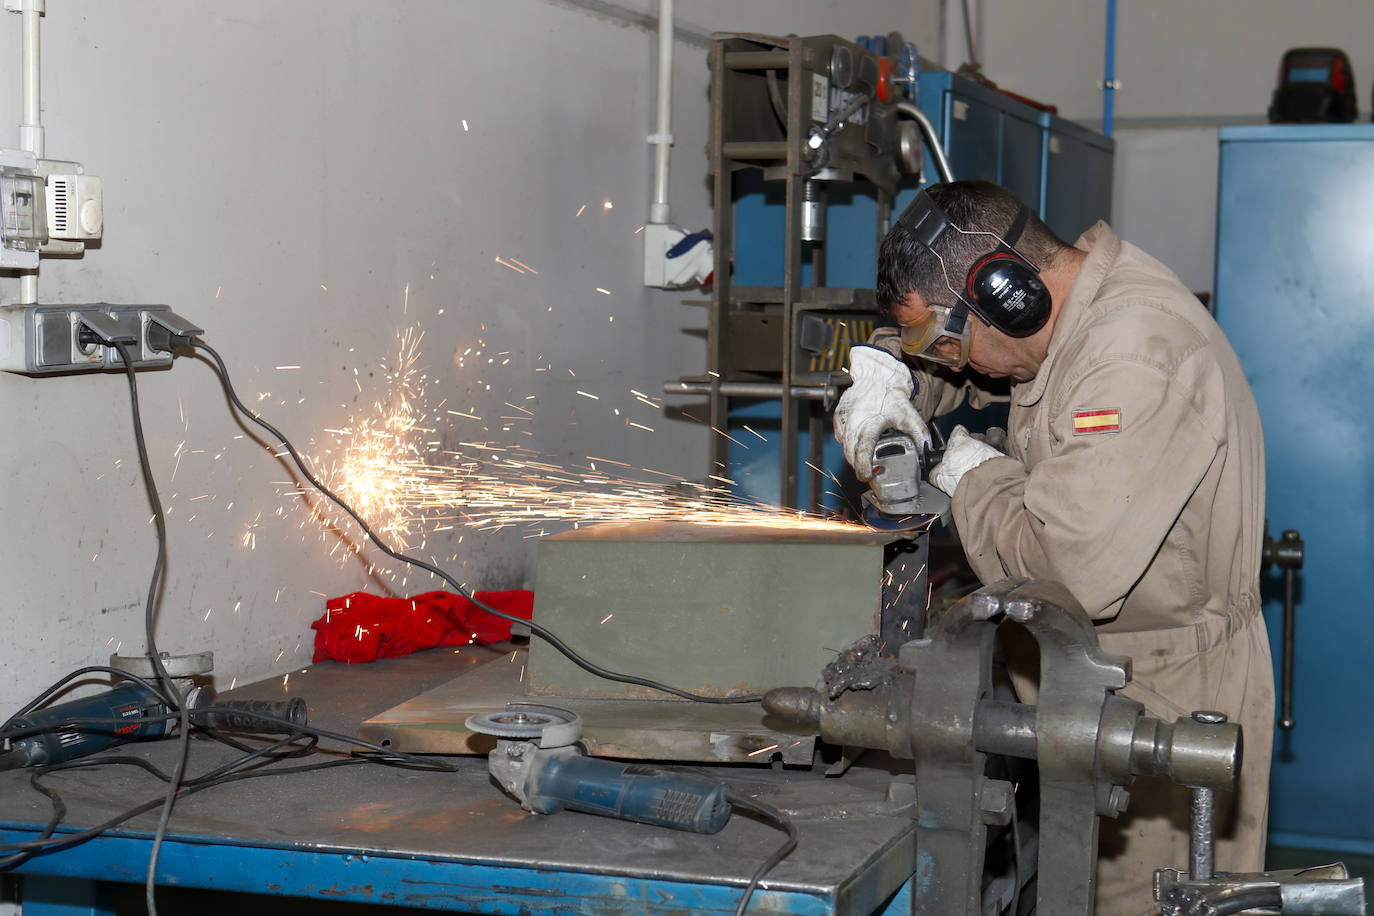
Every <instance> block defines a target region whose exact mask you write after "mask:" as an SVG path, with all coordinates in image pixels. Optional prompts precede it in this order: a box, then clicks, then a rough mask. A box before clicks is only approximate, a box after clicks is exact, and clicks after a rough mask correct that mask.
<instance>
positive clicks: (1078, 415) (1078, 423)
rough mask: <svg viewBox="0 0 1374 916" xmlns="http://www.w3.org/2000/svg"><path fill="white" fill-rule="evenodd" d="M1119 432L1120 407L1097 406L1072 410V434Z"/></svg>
mask: <svg viewBox="0 0 1374 916" xmlns="http://www.w3.org/2000/svg"><path fill="white" fill-rule="evenodd" d="M1119 432H1121V409H1120V408H1119V407H1110V408H1102V407H1097V408H1093V409H1090V410H1075V411H1074V412H1073V434H1074V435H1075V436H1082V435H1086V434H1087V433H1119Z"/></svg>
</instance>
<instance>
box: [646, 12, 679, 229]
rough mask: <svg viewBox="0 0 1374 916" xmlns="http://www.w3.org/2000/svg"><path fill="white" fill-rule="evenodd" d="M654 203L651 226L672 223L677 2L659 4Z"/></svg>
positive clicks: (653, 140)
mask: <svg viewBox="0 0 1374 916" xmlns="http://www.w3.org/2000/svg"><path fill="white" fill-rule="evenodd" d="M649 142H650V143H652V144H654V200H653V203H651V204H650V205H649V222H651V223H666V222H668V214H669V208H668V159H669V155H670V153H671V151H672V146H673V0H658V123H657V125H656V126H655V128H654V135H653V136H652V137H650V138H649Z"/></svg>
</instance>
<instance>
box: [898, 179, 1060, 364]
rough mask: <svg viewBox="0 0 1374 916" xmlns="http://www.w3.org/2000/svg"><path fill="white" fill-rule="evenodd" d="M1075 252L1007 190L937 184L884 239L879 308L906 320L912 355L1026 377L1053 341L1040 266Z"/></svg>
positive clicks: (905, 343) (1049, 301) (979, 183)
mask: <svg viewBox="0 0 1374 916" xmlns="http://www.w3.org/2000/svg"><path fill="white" fill-rule="evenodd" d="M1074 250H1075V249H1073V248H1071V247H1070V246H1068V245H1065V244H1064V242H1062V241H1060V240H1059V239H1058V238H1057V237H1056V236H1055V235H1054V233H1053V232H1051V231H1050V230H1049V228H1048V227H1047V226H1046V225H1045V224H1044V223H1043V222H1042V221H1041V220H1040V218H1039V217H1037V216H1036V215H1035V214H1034V213H1033V212H1032V211H1031V210H1030V209H1029V208H1028V207H1026V206H1025V205H1024V204H1022V203H1021V201H1019V200H1018V199H1017V198H1016V196H1015V195H1013V194H1012V193H1011V192H1010V191H1007V190H1006V189H1004V188H1001V187H998V186H997V185H995V184H991V183H989V182H985V181H961V182H953V183H950V184H944V185H934V186H932V187H930V188H927V189H926V190H924V191H923V192H921V194H918V195H917V197H916V199H915V200H914V201H912V203H911V205H910V206H908V207H907V209H906V210H905V211H904V212H903V213H902V215H901V217H900V218H899V219H898V221H897V223H896V224H895V225H894V226H893V227H892V229H891V231H889V232H888V234H887V236H886V237H885V238H884V239H883V243H882V246H881V247H880V249H879V252H878V283H877V291H876V297H877V305H878V309H879V312H880V313H881V314H882V315H883V316H884V317H885V318H887V319H888V320H890V321H895V322H896V323H897V324H899V325H901V326H902V329H903V333H902V346H903V349H904V350H905V351H906V352H907V353H909V354H911V355H914V356H919V357H921V358H923V359H927V360H930V361H932V362H936V363H941V364H944V365H948V366H953V367H955V368H961V367H963V366H964V365H967V364H970V363H971V364H972V365H973V367H974V368H975V369H978V370H979V371H981V372H984V373H986V374H989V375H993V376H1010V377H1011V378H1013V379H1016V380H1018V381H1024V380H1026V379H1028V378H1031V377H1033V376H1034V374H1035V371H1036V369H1038V367H1039V359H1031V357H1034V356H1035V354H1036V352H1037V351H1041V352H1040V356H1041V357H1043V349H1044V347H1047V346H1048V333H1049V328H1048V324H1049V318H1050V315H1051V312H1052V308H1053V302H1052V296H1051V292H1050V290H1049V289H1048V288H1047V287H1046V284H1045V282H1044V280H1043V278H1042V276H1041V270H1042V268H1050V267H1054V266H1057V263H1058V262H1059V260H1060V259H1061V257H1062V256H1063V254H1064V253H1065V252H1073V251H1074ZM1042 338H1043V340H1042ZM1032 363H1033V365H1032Z"/></svg>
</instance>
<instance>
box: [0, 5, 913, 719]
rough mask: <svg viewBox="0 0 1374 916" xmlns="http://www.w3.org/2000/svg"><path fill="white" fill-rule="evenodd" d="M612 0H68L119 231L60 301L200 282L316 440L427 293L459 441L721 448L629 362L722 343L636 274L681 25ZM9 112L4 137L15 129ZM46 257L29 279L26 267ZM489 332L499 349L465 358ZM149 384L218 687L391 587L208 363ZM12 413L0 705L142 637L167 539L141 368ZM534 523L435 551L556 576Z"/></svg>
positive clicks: (59, 114) (92, 165) (213, 313)
mask: <svg viewBox="0 0 1374 916" xmlns="http://www.w3.org/2000/svg"><path fill="white" fill-rule="evenodd" d="M583 6H585V4H583V5H579V4H577V3H572V2H565V0H503V2H500V3H495V2H477V0H465V2H453V0H428V2H422V0H413V2H399V3H383V4H378V3H375V2H362V0H346V2H345V0H309V2H307V0H298V2H293V3H285V4H283V3H277V2H269V0H243V2H235V3H223V2H209V0H157V2H154V0H138V2H134V0H126V2H122V3H117V4H116V3H109V2H107V0H52V2H50V3H49V4H48V14H47V16H46V17H45V20H44V24H43V74H44V82H43V102H44V122H45V125H46V127H47V152H48V155H49V156H50V157H53V158H73V159H77V160H79V161H81V162H83V163H84V164H85V166H86V167H87V169H88V170H89V171H90V173H92V174H95V175H98V176H100V177H101V178H103V179H104V185H105V202H106V208H107V213H106V223H105V238H104V240H103V243H102V244H100V245H99V247H97V248H95V249H93V250H91V251H88V252H87V253H86V255H85V257H84V258H82V259H81V260H77V261H56V260H49V261H45V262H44V264H43V269H42V273H41V279H40V294H41V297H42V299H43V300H44V301H48V302H61V303H74V302H85V301H110V302H125V303H134V302H153V303H166V304H170V305H171V306H173V307H174V308H175V309H176V310H177V311H179V312H180V313H182V314H183V315H186V316H188V317H190V318H192V319H194V320H196V321H198V322H199V323H201V324H202V325H203V326H204V328H205V329H206V335H205V336H206V339H207V340H208V341H209V342H211V343H212V344H213V345H215V346H216V347H218V348H219V349H220V350H221V352H222V353H223V354H224V356H225V358H226V359H227V361H228V363H229V365H230V367H231V368H232V370H233V372H234V374H235V380H236V382H237V384H238V385H239V387H240V390H241V391H243V392H245V393H246V394H247V395H249V396H250V397H251V399H252V400H253V403H254V405H255V406H256V407H257V408H259V409H261V410H262V412H263V413H264V415H265V416H267V417H268V418H269V419H270V420H271V421H273V422H274V423H276V424H277V425H278V426H279V427H280V428H282V429H283V430H284V431H286V432H287V433H288V434H289V435H291V436H292V437H294V438H295V439H296V440H297V442H298V443H300V444H301V445H302V446H303V447H305V449H306V450H307V451H308V452H310V453H311V454H315V455H320V454H321V453H322V452H323V450H324V448H325V447H326V446H328V444H329V442H330V439H331V435H330V434H329V433H328V432H327V430H330V429H335V428H339V427H341V426H344V425H345V424H347V423H348V422H349V421H350V417H353V416H357V415H366V414H370V413H372V411H371V408H370V405H371V404H372V403H373V402H374V401H375V400H376V399H378V398H384V397H386V394H387V385H386V382H385V379H384V378H383V371H384V370H383V366H382V364H383V360H384V359H385V358H386V357H387V356H388V355H390V354H392V353H394V351H395V349H396V347H395V343H394V340H395V334H396V333H397V331H398V330H400V329H403V328H406V327H412V326H417V325H418V326H419V327H420V328H422V329H423V330H424V332H425V337H424V341H423V363H424V365H425V366H427V367H428V387H429V391H428V400H429V402H430V403H431V404H437V403H438V402H439V401H441V400H443V399H445V398H447V399H448V404H447V407H449V408H451V407H454V406H457V407H459V408H460V409H462V410H463V411H465V412H472V413H475V414H477V415H480V416H483V417H487V418H490V420H489V421H488V422H486V423H483V422H481V421H471V420H463V419H461V418H455V419H453V420H452V422H453V423H454V426H453V428H452V429H446V430H442V431H441V432H440V433H439V434H437V435H438V438H441V439H442V441H443V442H444V444H445V446H446V447H453V446H454V445H455V443H458V442H462V441H469V440H488V439H492V440H498V441H509V440H513V441H518V442H520V443H523V444H524V445H526V446H528V447H530V448H533V449H535V450H537V451H538V452H540V453H541V454H544V455H545V456H547V460H550V461H553V462H556V463H560V464H566V463H572V462H581V461H584V460H585V458H586V456H588V455H596V456H601V457H606V458H613V459H618V460H621V461H624V462H627V463H629V464H631V465H635V466H639V467H649V468H654V469H656V470H660V471H664V472H668V473H675V474H680V475H684V476H688V477H700V476H703V475H704V474H705V473H706V467H705V465H706V453H707V441H706V436H705V432H704V430H703V429H702V428H701V427H700V426H696V425H693V424H691V423H689V422H685V421H682V420H676V419H672V418H670V417H668V416H665V415H664V414H663V412H662V411H652V410H650V409H649V408H646V407H644V406H643V405H642V404H639V403H637V402H636V401H635V399H634V398H633V397H632V396H631V395H630V394H629V390H630V389H637V390H639V391H642V392H646V393H649V394H654V393H656V392H658V391H660V390H661V385H662V383H663V381H664V380H666V379H670V378H676V377H678V376H680V375H682V374H695V373H699V372H700V371H701V370H702V369H703V368H704V362H705V356H704V349H703V345H702V342H701V340H700V338H699V337H698V336H693V335H690V334H688V333H685V330H687V329H696V328H700V327H702V326H703V324H704V312H703V311H702V310H700V309H692V308H688V307H684V306H682V305H680V304H679V300H680V299H682V298H683V297H682V295H681V294H678V293H668V292H657V291H646V290H644V289H642V288H641V287H640V285H639V272H640V263H641V251H640V245H639V237H637V236H636V235H635V230H636V229H637V228H638V227H639V226H640V225H641V223H642V222H643V221H644V217H645V214H646V210H647V204H648V196H649V191H650V163H651V158H652V157H651V150H650V148H649V147H648V145H647V144H646V143H645V137H646V135H647V134H648V133H649V132H650V131H651V130H652V127H653V117H654V104H653V92H654V76H653V73H654V60H655V53H656V47H655V37H654V35H653V34H652V33H650V32H648V31H646V30H645V29H644V28H642V27H637V26H635V25H633V24H630V25H627V24H626V23H625V21H624V18H625V17H624V16H623V15H619V13H622V12H623V11H624V10H629V12H630V13H636V12H644V11H650V12H652V11H654V10H656V4H654V3H651V2H648V0H636V2H633V3H629V4H626V5H625V6H623V7H609V8H608V9H609V13H610V15H607V14H597V13H593V12H589V11H587V10H586V9H584V8H583ZM678 15H679V21H680V22H681V23H682V24H683V25H684V26H688V27H691V28H693V29H697V30H699V31H700V32H702V33H709V32H710V31H711V30H716V29H729V30H734V29H742V30H759V31H766V32H768V33H776V34H785V33H787V32H799V33H800V32H818V31H832V30H835V31H839V32H840V33H842V34H846V35H848V34H852V33H855V32H859V31H871V32H877V31H886V30H888V29H892V28H899V29H902V30H904V31H906V32H907V33H908V35H912V36H915V37H917V38H918V39H919V40H924V39H928V38H930V37H931V36H934V35H935V34H936V32H937V27H936V16H935V13H934V12H924V11H920V10H918V9H916V8H915V7H913V5H912V4H909V3H906V2H900V0H869V2H845V3H837V2H822V0H805V2H803V0H758V2H754V3H750V4H736V3H733V2H729V0H680V2H679V3H678ZM18 31H19V18H18V17H17V16H13V15H10V16H2V17H0V61H5V62H6V64H5V65H6V66H8V67H9V68H10V80H9V81H7V82H4V83H3V85H4V86H6V87H7V88H6V90H5V92H4V93H3V94H2V95H0V125H4V124H10V125H17V124H18V122H19V120H20V117H19V98H18V93H19V90H18V60H19V55H18V50H19V40H18ZM705 59H706V49H705V48H704V47H703V46H701V45H700V44H699V43H692V42H690V41H689V42H679V44H678V46H677V54H676V68H675V70H676V74H675V75H676V80H677V84H676V86H675V91H674V97H675V104H676V111H675V123H674V132H675V134H676V138H677V143H676V148H675V150H674V156H673V164H674V171H673V180H672V201H673V204H674V213H673V216H674V219H675V221H677V222H680V223H682V224H683V225H686V226H690V227H701V226H705V225H708V224H709V201H710V198H709V188H708V186H707V181H706V175H705V170H706V160H705V154H704V148H705V144H706V129H707V70H706V66H705ZM464 121H466V129H465V127H464ZM10 131H11V132H10V133H9V134H8V136H9V137H10V139H8V140H3V139H0V142H3V143H5V144H6V145H14V144H15V142H16V138H17V130H15V129H14V128H10ZM4 136H5V134H4V132H3V131H0V138H3V137H4ZM606 200H611V201H613V205H614V206H613V209H610V210H607V209H605V208H604V207H603V201H606ZM583 205H586V207H587V209H586V211H585V212H584V213H582V215H581V216H580V217H579V216H578V215H577V213H578V210H579V208H581V207H582V206H583ZM498 255H500V256H504V257H514V258H518V259H519V260H520V261H522V262H524V263H525V264H528V265H530V266H531V267H533V268H534V269H536V270H537V271H538V273H537V275H535V274H525V275H521V274H518V273H516V272H515V271H512V270H510V269H507V268H506V267H503V266H501V265H500V264H498V263H496V262H495V260H494V259H495V258H496V256H498ZM597 287H602V288H604V289H606V290H609V291H610V295H604V294H602V293H599V292H597V289H596V288H597ZM17 288H18V284H17V281H14V280H6V281H4V284H3V285H2V286H0V298H2V299H3V301H4V302H5V303H12V302H14V301H15V299H16V296H17ZM407 288H408V290H409V292H408V299H407V292H406V291H407ZM441 310H442V314H440V311H441ZM611 318H614V321H612V320H611ZM467 348H473V350H474V352H477V351H480V352H481V354H482V356H481V358H480V359H475V358H474V357H473V356H472V355H471V354H470V355H469V358H468V359H467V361H466V364H465V366H463V367H460V366H458V365H457V364H456V362H455V355H457V354H462V353H463V352H464V351H465V350H466V349H467ZM488 360H492V361H491V362H488ZM506 360H509V361H508V362H505V361H506ZM283 366H299V367H300V368H298V369H284V368H280V367H283ZM355 370H356V372H355ZM541 370H544V371H541ZM570 370H571V372H572V373H575V378H574V376H573V375H571V374H570ZM578 389H581V390H584V391H586V392H588V393H590V394H595V395H598V396H599V397H600V400H595V401H594V400H591V399H589V398H585V397H582V396H580V395H578V394H577V390H578ZM140 390H141V392H142V396H143V405H144V422H145V425H146V428H147V433H148V440H149V447H150V450H151V453H152V456H153V463H154V468H155V471H156V476H157V480H158V482H159V486H160V487H161V490H162V493H163V498H164V501H165V502H166V504H167V506H168V509H169V526H170V546H169V566H168V579H167V583H166V587H165V590H164V597H163V600H162V604H161V612H160V617H159V623H158V629H157V633H158V637H159V642H160V644H161V647H162V648H163V649H164V650H168V651H172V652H184V651H192V650H200V649H205V648H210V649H213V650H214V651H215V653H216V665H217V673H218V678H219V683H220V684H221V686H228V685H229V684H230V683H231V682H232V681H234V680H237V681H239V682H242V681H244V680H246V679H252V678H259V677H263V676H267V675H273V674H281V673H283V672H286V671H290V670H292V669H293V668H298V667H300V666H301V665H303V664H305V663H306V662H307V661H308V660H309V658H310V652H311V645H312V642H311V639H312V636H311V631H310V630H309V629H308V625H309V623H310V621H311V620H312V619H314V618H315V617H316V616H318V615H319V614H320V613H321V611H322V606H323V600H324V599H323V596H333V595H338V594H343V593H346V592H348V591H351V590H354V589H358V588H363V587H366V586H367V585H368V578H367V576H366V575H365V570H364V569H363V568H362V566H361V564H359V563H356V562H353V563H350V562H345V561H340V560H338V559H336V558H331V557H330V556H329V551H330V548H331V547H332V546H333V543H334V542H333V539H332V537H331V536H330V535H328V534H327V533H324V532H322V530H321V528H320V526H319V525H318V524H317V523H316V522H314V521H311V520H310V519H309V517H308V514H307V513H306V512H305V511H304V509H303V507H302V505H301V501H300V500H299V499H298V498H297V497H294V496H291V495H289V494H287V493H284V492H283V486H282V482H283V481H286V480H288V475H287V471H286V469H285V467H284V466H283V465H282V464H280V463H279V462H277V461H276V460H274V459H273V458H272V456H271V455H269V454H268V453H267V452H266V451H264V449H263V448H262V447H260V446H258V445H256V444H254V443H253V442H252V441H251V440H250V439H247V438H245V437H244V436H243V430H242V429H241V428H240V427H239V426H238V425H236V424H235V423H234V422H232V421H231V420H230V418H229V415H228V411H227V408H226V404H225V401H224V398H223V397H222V396H221V394H220V391H219V388H218V382H217V380H216V378H215V376H214V374H213V373H212V372H211V371H210V369H209V368H208V367H207V366H205V365H203V364H199V363H197V362H196V361H193V360H191V359H182V360H179V361H178V362H177V364H176V365H175V367H174V368H173V369H172V370H171V371H164V372H153V373H144V374H142V375H141V376H140ZM530 396H533V400H526V398H528V397H530ZM504 402H511V403H518V404H519V405H521V406H529V408H530V409H531V410H533V411H534V419H533V420H531V421H518V420H517V421H502V420H498V419H497V418H498V417H502V416H511V415H513V414H516V412H515V411H512V410H510V409H509V408H507V407H506V406H505V404H504ZM617 409H618V410H619V411H621V415H617V414H616V413H615V411H616V410H617ZM626 414H631V415H633V417H634V419H636V420H641V421H642V422H644V425H647V426H651V427H653V428H654V429H655V432H653V433H648V432H645V431H642V430H637V429H633V428H629V427H627V426H626V424H625V420H626V416H625V415H626ZM0 415H2V416H4V418H5V421H6V425H7V433H6V435H5V436H4V437H3V439H0V475H3V478H2V479H3V480H4V481H5V482H6V485H5V486H4V487H3V488H0V517H3V519H4V520H5V523H6V524H5V525H4V526H3V528H0V580H2V581H3V582H4V583H5V588H4V593H5V597H4V605H3V606H4V608H5V610H4V614H5V621H6V623H7V625H8V626H7V633H6V636H7V638H6V639H5V640H4V642H3V643H0V708H3V709H12V708H14V707H15V706H16V705H18V704H19V703H20V702H22V701H23V700H24V699H26V698H28V697H29V696H31V695H32V694H34V693H35V692H36V691H37V690H38V689H39V688H40V687H41V686H43V685H45V684H47V683H48V682H50V681H52V680H54V679H56V678H57V677H58V676H59V675H60V674H62V673H64V672H66V671H67V670H69V669H71V668H73V667H76V666H78V665H82V664H86V663H90V662H93V661H100V660H102V659H104V658H105V657H107V656H108V655H109V654H110V652H111V651H113V650H114V649H115V648H116V647H120V648H122V650H123V651H124V652H130V651H134V652H137V651H141V649H142V643H143V639H142V606H143V599H144V593H145V590H146V587H147V578H148V574H149V571H150V568H151V564H152V562H153V555H154V541H153V531H152V527H151V526H150V525H149V524H148V520H149V515H150V512H149V507H148V501H147V497H146V495H145V492H144V488H143V484H142V481H141V478H140V475H139V471H138V466H137V461H136V457H135V452H134V443H133V439H132V436H131V432H130V420H129V398H128V391H127V388H126V385H125V382H124V380H123V378H122V377H120V376H103V377H74V378H50V379H33V378H27V377H21V376H15V375H3V376H0ZM516 415H518V414H516ZM483 426H487V427H489V429H483V428H482V427H483ZM502 426H509V427H512V429H511V430H510V431H508V432H507V431H503V429H502ZM524 430H528V432H529V433H531V435H528V436H526V435H522V434H521V433H522V431H524ZM278 513H280V514H278ZM250 530H251V531H252V533H253V534H254V540H255V548H254V549H249V548H248V547H247V546H245V545H244V543H243V540H244V535H245V533H247V532H249V531H250ZM460 533H461V534H463V535H464V536H463V540H462V542H461V543H459V542H458V536H459V534H460ZM534 548H535V541H534V540H532V539H530V538H529V537H528V533H527V532H526V531H525V530H523V529H507V530H505V531H502V532H498V533H475V532H472V531H467V532H462V531H461V529H460V530H455V531H450V532H431V533H430V534H429V537H428V539H427V542H426V544H425V547H424V550H423V551H422V552H423V553H424V554H426V555H432V556H436V557H439V558H440V559H441V560H444V561H445V563H446V565H447V566H448V567H449V568H451V569H452V570H454V571H455V572H457V573H458V574H459V575H460V576H461V577H462V578H463V579H465V580H466V581H467V582H469V583H470V584H472V585H473V586H475V587H478V588H503V587H518V586H521V585H529V584H531V578H532V558H533V553H534ZM450 557H453V558H454V559H452V560H450V559H448V558H450ZM433 587H436V583H434V582H433V581H431V580H429V579H427V578H425V577H411V578H410V579H409V581H406V582H405V583H404V584H403V585H398V586H397V588H398V589H400V590H403V591H407V592H412V593H413V592H418V591H422V590H426V589H429V588H433Z"/></svg>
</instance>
